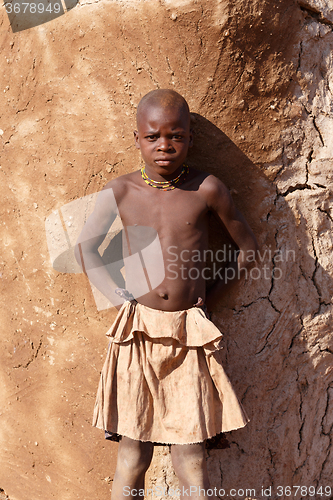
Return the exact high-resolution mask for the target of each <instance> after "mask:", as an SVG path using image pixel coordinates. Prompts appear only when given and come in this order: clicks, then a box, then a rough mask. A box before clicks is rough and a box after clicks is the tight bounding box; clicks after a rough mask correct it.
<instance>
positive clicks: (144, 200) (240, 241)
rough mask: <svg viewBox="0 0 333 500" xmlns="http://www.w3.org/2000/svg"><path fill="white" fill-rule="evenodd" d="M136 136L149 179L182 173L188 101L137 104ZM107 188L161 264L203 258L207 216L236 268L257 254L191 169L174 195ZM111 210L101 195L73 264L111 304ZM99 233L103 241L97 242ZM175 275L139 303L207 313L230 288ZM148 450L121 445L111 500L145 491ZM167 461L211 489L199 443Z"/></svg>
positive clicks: (187, 481)
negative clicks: (106, 256)
mask: <svg viewBox="0 0 333 500" xmlns="http://www.w3.org/2000/svg"><path fill="white" fill-rule="evenodd" d="M134 136H135V144H136V147H137V148H138V149H140V150H141V155H142V158H143V160H144V162H145V171H146V174H147V176H148V177H149V179H152V180H153V181H156V182H163V181H165V180H171V179H174V178H176V177H177V176H178V175H179V174H180V173H181V171H182V168H183V164H184V161H185V160H186V156H187V152H188V148H189V147H191V146H192V142H193V136H192V132H191V129H190V115H189V110H188V107H187V104H186V102H185V101H184V100H183V99H182V98H181V96H179V94H177V93H175V92H174V91H169V90H159V91H153V92H151V93H150V94H148V96H145V98H144V99H143V100H142V101H141V103H140V104H139V107H138V116H137V130H136V131H135V132H134ZM105 190H109V192H110V195H111V194H112V196H113V195H114V196H115V198H116V202H117V206H118V210H119V214H120V216H121V219H122V222H123V225H124V227H127V226H136V225H137V226H150V227H152V228H154V229H155V230H156V231H157V233H158V235H159V239H160V242H161V248H162V253H163V257H164V259H165V261H166V260H167V258H168V255H167V254H168V249H169V248H170V247H171V246H172V247H173V248H174V247H176V249H177V250H178V252H179V254H180V253H181V252H182V251H184V250H188V251H190V252H192V251H193V250H199V251H200V252H203V251H204V250H205V249H207V246H208V214H209V212H213V213H214V214H215V215H216V216H217V217H218V219H219V220H220V221H221V226H222V227H223V229H224V230H225V231H227V232H228V234H229V236H230V237H231V239H232V240H233V241H234V243H235V244H236V246H237V247H238V248H239V249H240V250H242V252H241V253H240V257H239V261H238V262H236V263H235V262H234V263H231V264H232V265H237V266H238V268H239V270H241V269H242V268H245V265H246V264H247V262H244V261H242V260H241V256H242V258H243V260H244V255H246V252H247V251H256V249H257V244H256V240H255V237H254V235H253V233H252V231H251V229H250V228H249V226H248V224H247V223H246V221H245V220H244V218H243V217H242V215H241V214H240V213H239V212H238V210H237V209H236V207H235V206H234V204H233V201H232V198H231V196H230V194H229V192H228V190H227V188H226V187H225V186H224V184H223V183H222V182H221V181H219V180H218V179H217V178H215V177H214V176H212V175H208V174H206V173H202V172H198V171H196V170H194V169H190V171H189V174H188V176H187V177H186V179H185V180H184V182H182V183H181V184H180V185H179V187H178V185H177V187H176V188H175V189H171V190H168V191H164V190H161V189H156V188H154V187H153V186H151V185H148V184H147V183H145V182H144V180H143V178H142V176H141V173H140V171H137V172H134V173H131V174H128V175H125V176H122V177H119V178H118V179H115V180H114V181H111V182H110V183H108V184H107V185H106V187H105ZM110 206H111V203H108V197H107V195H106V196H105V192H103V194H102V196H100V198H99V201H97V203H96V208H95V210H94V212H93V214H92V215H91V216H90V218H89V219H88V221H87V223H86V225H85V227H84V229H83V231H82V233H81V235H80V237H79V239H78V242H77V243H78V245H77V249H76V256H77V259H78V262H81V256H82V258H83V261H84V267H85V269H86V270H89V278H90V279H91V280H92V282H93V283H94V285H95V286H96V287H97V288H98V289H99V290H100V291H102V293H103V294H104V295H105V296H107V297H108V298H109V299H110V301H111V303H112V301H113V298H114V297H113V294H114V293H115V288H116V285H115V284H114V282H113V281H112V279H111V277H110V276H109V275H108V272H107V271H106V269H105V267H104V266H103V261H102V259H101V257H100V256H99V254H98V251H97V249H98V247H99V246H100V244H101V243H102V241H103V238H104V237H105V234H106V233H107V231H108V229H109V227H110V226H111V224H112V222H113V220H114V218H115V216H116V214H115V213H110V210H109V207H110ZM96 234H99V235H100V236H94V235H96ZM80 247H81V250H80ZM80 253H81V256H80ZM177 262H178V265H179V266H180V265H182V264H183V263H182V262H181V259H180V258H179V259H178V260H177ZM81 264H82V262H81ZM197 265H198V263H195V262H193V261H191V260H190V262H189V263H188V269H187V270H188V271H189V272H190V269H191V267H194V266H197ZM201 265H202V263H201ZM92 269H94V271H93V273H92V272H91V271H92ZM173 271H175V269H173ZM178 271H179V273H178V275H177V278H176V279H175V278H174V274H173V276H172V277H171V276H170V273H169V272H168V270H166V275H165V278H164V280H163V282H162V283H161V284H160V286H158V287H157V288H156V289H154V290H151V291H150V292H149V293H147V294H145V295H143V296H142V297H139V298H138V302H140V303H141V304H143V305H145V306H148V307H150V308H153V309H159V310H163V311H178V310H184V309H188V308H190V307H192V306H193V305H194V304H196V303H197V302H198V298H199V297H201V298H202V299H203V300H205V301H206V303H207V306H208V309H209V310H210V309H211V308H212V307H213V306H214V303H215V302H216V300H217V298H218V297H220V296H221V295H222V294H223V293H226V289H227V287H228V286H230V284H226V283H223V282H220V283H217V284H216V285H215V286H214V287H213V289H212V290H210V292H209V293H208V294H207V296H206V293H205V280H204V278H203V277H202V276H201V274H200V278H199V279H197V280H190V279H183V278H182V277H181V270H180V269H179V270H178ZM152 452H153V444H152V443H142V442H139V441H134V440H132V439H129V438H123V439H122V441H121V442H120V446H119V452H118V461H117V469H116V474H115V478H114V482H113V489H112V500H117V499H120V498H133V499H134V498H139V496H137V495H135V496H128V494H127V493H126V495H124V492H123V488H124V487H125V486H130V487H131V490H132V489H133V490H139V489H142V488H144V477H145V473H146V471H147V469H148V467H149V465H150V462H151V459H152ZM171 457H172V462H173V466H174V469H175V472H176V474H177V476H178V479H179V481H180V485H181V486H187V487H188V486H190V485H196V486H198V487H199V486H200V487H201V488H206V489H207V488H209V480H208V475H207V468H206V460H205V447H204V443H198V444H189V445H172V446H171ZM198 490H199V488H198ZM195 498H196V497H193V500H195ZM198 498H199V497H198Z"/></svg>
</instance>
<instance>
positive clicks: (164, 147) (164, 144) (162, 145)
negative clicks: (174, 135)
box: [157, 137, 171, 151]
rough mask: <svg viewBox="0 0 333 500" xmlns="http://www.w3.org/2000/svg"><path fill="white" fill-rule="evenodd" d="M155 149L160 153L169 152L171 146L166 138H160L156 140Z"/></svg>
mask: <svg viewBox="0 0 333 500" xmlns="http://www.w3.org/2000/svg"><path fill="white" fill-rule="evenodd" d="M157 148H158V149H159V150H160V151H169V149H170V148H171V144H170V142H169V140H168V139H167V138H166V137H160V138H159V140H158V144H157Z"/></svg>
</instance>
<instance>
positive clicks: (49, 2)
mask: <svg viewBox="0 0 333 500" xmlns="http://www.w3.org/2000/svg"><path fill="white" fill-rule="evenodd" d="M77 3H78V0H36V1H29V2H26V1H24V0H11V1H9V2H5V8H6V12H7V15H8V19H9V22H10V26H11V28H12V31H13V33H16V32H17V31H23V30H27V29H29V28H35V27H36V26H39V25H40V24H44V23H47V22H49V21H52V20H53V19H55V18H56V17H59V16H62V15H63V14H65V13H66V12H67V11H69V10H71V9H72V8H73V7H75V5H77Z"/></svg>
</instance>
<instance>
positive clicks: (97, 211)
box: [74, 187, 123, 306]
mask: <svg viewBox="0 0 333 500" xmlns="http://www.w3.org/2000/svg"><path fill="white" fill-rule="evenodd" d="M117 215H118V209H117V205H116V201H115V197H114V194H113V189H111V188H108V187H106V188H104V189H103V190H102V191H101V192H100V194H99V195H98V197H97V201H96V205H95V208H94V211H93V213H92V214H91V215H90V217H89V218H88V219H87V222H86V224H85V225H84V227H83V229H82V231H81V233H80V236H79V238H78V240H77V242H76V245H75V249H74V253H75V258H76V260H77V262H78V263H79V265H80V266H81V268H82V269H83V271H84V272H85V273H86V274H87V276H88V278H89V280H90V281H91V282H92V283H93V284H94V285H95V286H96V288H98V290H99V291H100V292H101V293H102V294H103V295H104V296H105V297H106V298H107V299H108V300H109V301H110V302H111V304H113V305H115V306H117V305H119V304H121V303H122V302H123V300H122V299H120V298H119V296H118V295H116V294H115V289H116V288H117V285H116V284H115V283H114V281H113V280H112V278H111V276H110V274H109V273H108V271H107V268H106V266H105V264H104V262H103V260H102V258H101V256H100V254H99V252H98V248H99V246H100V245H101V244H102V242H103V240H104V239H105V236H106V234H107V232H108V230H109V229H110V227H111V225H112V223H113V221H114V220H115V218H116V217H117Z"/></svg>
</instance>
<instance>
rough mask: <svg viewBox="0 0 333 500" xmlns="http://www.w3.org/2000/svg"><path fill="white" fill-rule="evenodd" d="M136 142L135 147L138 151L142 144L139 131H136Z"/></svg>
mask: <svg viewBox="0 0 333 500" xmlns="http://www.w3.org/2000/svg"><path fill="white" fill-rule="evenodd" d="M134 141H135V147H136V148H137V149H140V143H139V133H138V131H137V130H134Z"/></svg>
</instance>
